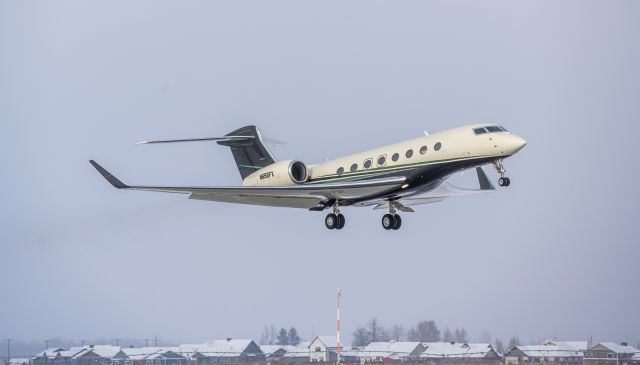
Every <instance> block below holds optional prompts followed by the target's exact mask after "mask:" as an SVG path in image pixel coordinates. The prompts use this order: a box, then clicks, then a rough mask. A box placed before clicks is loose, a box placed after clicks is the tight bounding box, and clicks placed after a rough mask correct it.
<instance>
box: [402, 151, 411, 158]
mask: <svg viewBox="0 0 640 365" xmlns="http://www.w3.org/2000/svg"><path fill="white" fill-rule="evenodd" d="M404 155H405V156H407V158H411V156H413V150H407V153H405V154H404Z"/></svg>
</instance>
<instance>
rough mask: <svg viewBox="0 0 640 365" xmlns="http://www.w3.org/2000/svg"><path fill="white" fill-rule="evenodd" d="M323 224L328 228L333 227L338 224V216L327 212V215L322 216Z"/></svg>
mask: <svg viewBox="0 0 640 365" xmlns="http://www.w3.org/2000/svg"><path fill="white" fill-rule="evenodd" d="M324 225H325V226H327V228H329V229H335V228H336V226H337V225H338V217H337V216H336V215H335V214H333V213H329V214H327V216H326V217H324Z"/></svg>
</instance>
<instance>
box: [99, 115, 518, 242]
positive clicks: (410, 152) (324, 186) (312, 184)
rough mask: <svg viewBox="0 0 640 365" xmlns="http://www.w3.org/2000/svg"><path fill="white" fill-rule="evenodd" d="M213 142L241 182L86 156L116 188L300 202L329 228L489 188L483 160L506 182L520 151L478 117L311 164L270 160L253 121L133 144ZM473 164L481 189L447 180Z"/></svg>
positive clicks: (388, 221)
mask: <svg viewBox="0 0 640 365" xmlns="http://www.w3.org/2000/svg"><path fill="white" fill-rule="evenodd" d="M202 141H213V142H216V143H217V144H219V145H222V146H227V147H229V148H230V149H231V153H232V154H233V157H234V159H235V161H236V164H237V166H238V171H239V172H240V176H241V177H242V179H243V184H242V186H233V187H203V186H192V187H180V186H141V185H128V184H125V183H123V182H122V181H121V180H119V179H118V178H116V177H115V176H114V175H112V174H111V173H110V172H109V171H107V170H106V169H104V168H103V167H102V166H100V165H99V164H98V163H97V162H95V161H94V160H91V161H90V163H91V164H92V165H93V166H94V167H95V168H96V169H97V170H98V172H100V174H102V176H103V177H104V178H105V179H106V180H107V181H108V182H109V183H111V185H113V186H114V187H115V188H117V189H125V190H145V191H158V192H170V193H183V194H188V195H189V199H197V200H208V201H215V202H225V203H237V204H252V205H263V206H270V207H287V208H302V209H307V210H310V211H324V210H327V209H330V211H331V212H330V213H329V214H327V216H326V217H325V219H324V223H325V226H326V227H327V228H328V229H336V230H340V229H342V228H343V227H344V226H345V222H346V220H345V217H344V215H343V214H342V212H341V208H343V207H348V206H353V207H373V209H385V210H388V213H387V214H384V216H383V217H382V227H383V228H384V229H385V230H397V229H399V228H400V226H401V225H402V219H401V218H400V215H399V214H398V212H413V211H414V210H413V208H412V207H413V206H416V205H420V204H428V203H436V202H440V201H442V200H444V199H446V198H449V197H452V196H458V195H468V194H474V193H484V192H490V191H494V190H495V188H494V186H493V185H492V184H491V182H490V181H489V179H488V178H487V175H486V174H485V173H484V171H483V170H482V168H481V166H482V165H486V164H492V165H493V166H494V167H495V169H496V171H497V173H498V174H500V178H499V179H498V185H499V186H502V187H506V186H509V185H510V184H511V180H510V179H509V178H508V177H506V176H505V168H504V163H503V161H504V159H506V158H507V157H511V156H513V155H514V154H516V153H517V152H518V151H520V150H521V149H522V148H523V147H524V146H525V145H526V143H527V142H526V141H525V140H524V139H522V138H521V137H518V136H516V135H515V134H513V133H511V132H509V131H507V130H506V129H505V128H503V127H502V126H499V125H495V124H491V123H481V124H473V125H467V126H464V127H460V128H455V129H450V130H446V131H443V132H438V133H432V134H428V133H426V132H425V135H424V136H421V137H419V138H415V139H411V140H408V141H405V142H400V143H396V144H392V145H388V146H385V147H381V148H376V149H372V150H369V151H366V152H361V153H357V154H353V155H349V156H345V157H340V158H337V159H334V160H332V161H327V162H325V163H320V164H316V165H311V164H305V163H304V162H302V161H299V160H285V161H276V159H275V158H274V157H273V155H272V154H271V152H270V151H269V149H268V148H267V144H272V143H280V141H278V140H273V139H268V138H266V137H265V138H263V137H262V135H261V134H260V130H259V129H258V128H256V127H255V126H246V127H242V128H240V129H237V130H235V131H233V132H231V133H229V134H227V135H225V136H222V137H211V138H194V139H173V140H155V141H143V142H139V144H158V143H179V142H202ZM474 168H475V170H476V174H477V177H478V182H479V188H475V189H466V188H465V189H463V188H459V187H456V186H454V185H452V184H450V183H449V182H447V181H446V180H447V179H448V178H449V177H450V176H452V175H453V174H456V173H457V172H463V171H464V170H467V169H474Z"/></svg>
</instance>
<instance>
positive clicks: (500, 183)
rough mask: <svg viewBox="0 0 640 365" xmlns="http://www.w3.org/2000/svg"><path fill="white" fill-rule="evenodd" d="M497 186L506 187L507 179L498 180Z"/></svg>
mask: <svg viewBox="0 0 640 365" xmlns="http://www.w3.org/2000/svg"><path fill="white" fill-rule="evenodd" d="M498 185H500V186H507V178H506V177H501V178H499V179H498Z"/></svg>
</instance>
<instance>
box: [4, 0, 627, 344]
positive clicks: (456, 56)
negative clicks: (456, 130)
mask: <svg viewBox="0 0 640 365" xmlns="http://www.w3.org/2000/svg"><path fill="white" fill-rule="evenodd" d="M639 11H640V4H639V3H638V2H633V1H614V2H606V3H605V2H597V1H595V2H589V1H562V2H557V1H546V2H507V1H504V2H499V1H498V2H493V1H483V2H478V1H457V2H450V1H430V2H424V1H403V2H397V1H387V2H385V1H350V2H343V1H322V2H300V1H277V2H275V1H272V2H257V1H256V2H251V1H217V2H208V1H178V2H175V1H137V2H131V1H98V2H86V1H55V2H30V1H17V2H11V1H2V2H1V3H0V55H1V56H0V166H1V167H2V169H1V175H2V178H1V179H0V184H1V187H2V188H1V189H0V201H1V202H2V208H1V209H0V245H1V247H0V278H1V279H0V297H1V298H2V299H1V300H0V338H14V339H23V340H38V341H40V340H42V339H45V338H51V337H55V336H60V337H63V338H70V339H81V338H115V337H130V338H149V337H150V336H153V335H158V337H160V338H162V339H165V340H168V341H176V342H189V341H203V340H205V339H213V338H225V337H233V338H255V339H257V338H259V335H260V332H261V331H262V328H263V327H264V325H266V324H271V323H273V324H274V325H275V326H277V327H290V326H295V327H296V328H298V330H299V332H300V334H301V336H302V337H305V338H309V337H311V335H312V334H315V335H321V334H323V335H324V334H333V333H334V328H335V324H334V317H335V310H334V305H335V304H334V302H335V293H336V290H337V288H339V287H341V288H342V289H343V309H342V313H341V315H342V319H343V329H344V333H346V334H347V342H350V334H351V332H352V331H353V329H354V328H355V327H356V326H358V325H362V324H364V323H365V322H366V321H367V320H369V319H370V318H371V317H373V316H376V317H377V318H378V319H379V320H380V321H381V322H382V323H383V324H384V325H388V326H389V325H393V324H395V323H399V324H404V325H405V326H410V325H412V324H414V323H415V322H417V321H418V320H421V319H433V320H435V321H436V322H437V323H438V324H439V325H440V326H442V327H444V326H448V327H451V328H454V327H465V328H466V329H467V330H468V331H469V333H470V335H471V337H472V338H474V339H477V337H478V336H479V335H480V333H481V331H482V330H484V329H486V330H489V331H490V332H491V334H492V336H493V337H502V338H508V336H511V335H519V336H520V338H522V339H523V340H535V339H543V338H547V337H552V336H555V337H558V338H561V339H583V340H584V339H586V338H587V337H588V336H589V335H592V336H593V338H594V340H595V341H597V340H609V341H622V340H628V341H630V342H632V343H635V342H636V341H637V340H638V339H640V333H639V332H638V331H639V330H638V329H639V328H640V317H639V316H638V308H639V307H640V290H638V289H639V288H640V287H639V284H638V278H639V277H640V265H639V261H638V257H640V247H639V244H638V234H639V233H640V228H639V225H638V218H639V217H638V213H637V211H638V210H637V209H638V203H639V198H638V196H639V195H638V187H637V181H638V168H637V167H638V162H639V161H638V157H637V156H638V154H637V150H636V147H637V145H638V143H637V140H638V138H639V136H640V127H639V123H638V121H639V119H638V117H639V115H640V113H639V111H640V106H639V105H640V104H639V103H638V101H639V100H640V68H639V67H638V65H640V42H638V36H639V35H640V22H638V14H640V12H639ZM479 121H489V122H496V123H499V124H501V125H504V126H505V127H506V128H508V129H510V130H512V131H513V132H514V133H516V134H518V135H520V136H522V137H524V138H525V139H527V141H528V145H527V147H526V148H525V149H524V150H522V151H521V152H520V153H519V154H518V155H516V156H514V157H513V158H511V159H508V160H506V168H507V171H508V176H510V177H511V180H512V184H511V186H510V187H509V188H507V189H499V190H498V191H497V192H496V193H495V194H487V195H483V196H470V197H462V198H457V199H450V200H448V201H445V202H443V203H440V204H432V205H425V206H421V207H418V208H417V209H416V210H417V212H416V213H414V214H404V215H403V227H402V229H401V230H400V231H397V232H396V231H393V232H387V231H384V230H383V229H382V228H381V227H380V218H381V216H382V214H383V213H382V212H381V211H372V210H370V209H355V208H346V209H344V213H345V214H346V217H347V227H346V228H345V229H344V230H342V231H340V232H336V231H329V230H327V229H326V228H325V227H324V224H323V218H324V214H323V213H317V212H307V211H304V210H288V209H274V208H264V207H250V206H233V205H225V204H216V203H209V202H201V201H188V200H187V199H185V196H182V195H177V194H176V195H173V194H154V193H145V192H126V191H117V190H115V189H113V188H112V187H111V186H110V185H109V184H108V183H107V182H106V181H104V180H103V179H102V177H100V176H99V174H98V173H97V172H96V171H95V170H94V169H93V168H92V167H91V166H90V165H89V163H88V160H89V159H95V160H97V161H99V162H100V163H101V164H103V165H104V166H105V167H106V168H107V169H109V170H111V171H112V172H113V173H114V174H116V175H117V176H118V177H120V178H122V179H123V180H124V181H125V182H130V183H138V184H160V185H165V184H166V185H172V184H176V185H237V184H240V183H241V181H240V178H239V174H238V171H237V169H236V166H235V163H234V161H233V158H232V157H231V153H230V152H229V151H228V149H227V148H224V147H221V146H217V145H215V144H211V143H194V144H176V145H163V146H137V145H135V144H134V143H135V142H137V141H140V140H144V139H153V138H156V139H159V138H181V137H207V136H217V135H222V134H225V133H227V132H229V131H231V130H233V129H236V128H238V127H240V126H243V125H247V124H256V125H257V126H259V128H260V129H261V131H262V133H263V134H264V135H265V136H269V137H272V138H277V139H282V140H286V141H287V142H288V143H287V144H286V145H284V146H278V147H276V148H274V149H273V152H274V154H275V155H276V157H278V158H280V159H288V158H296V159H300V160H302V161H304V162H306V163H316V162H320V161H324V160H325V159H327V158H328V159H332V158H335V157H338V156H341V155H346V154H350V153H354V152H357V151H360V150H364V149H368V148H373V147H377V146H382V145H385V144H390V143H394V142H398V141H402V140H405V139H410V138H414V137H417V136H419V135H421V134H422V133H423V131H424V130H426V131H428V132H436V131H440V130H444V129H448V128H453V127H457V126H460V125H463V124H468V123H475V122H479ZM485 171H486V172H487V174H488V175H489V176H490V178H491V179H492V181H494V182H495V180H496V179H497V174H496V172H495V170H493V168H491V167H490V166H488V167H485ZM470 175H471V176H470ZM472 178H473V174H469V173H467V174H465V175H464V176H462V177H460V176H456V177H454V178H453V179H454V180H452V181H456V182H460V183H462V184H473V179H472Z"/></svg>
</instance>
